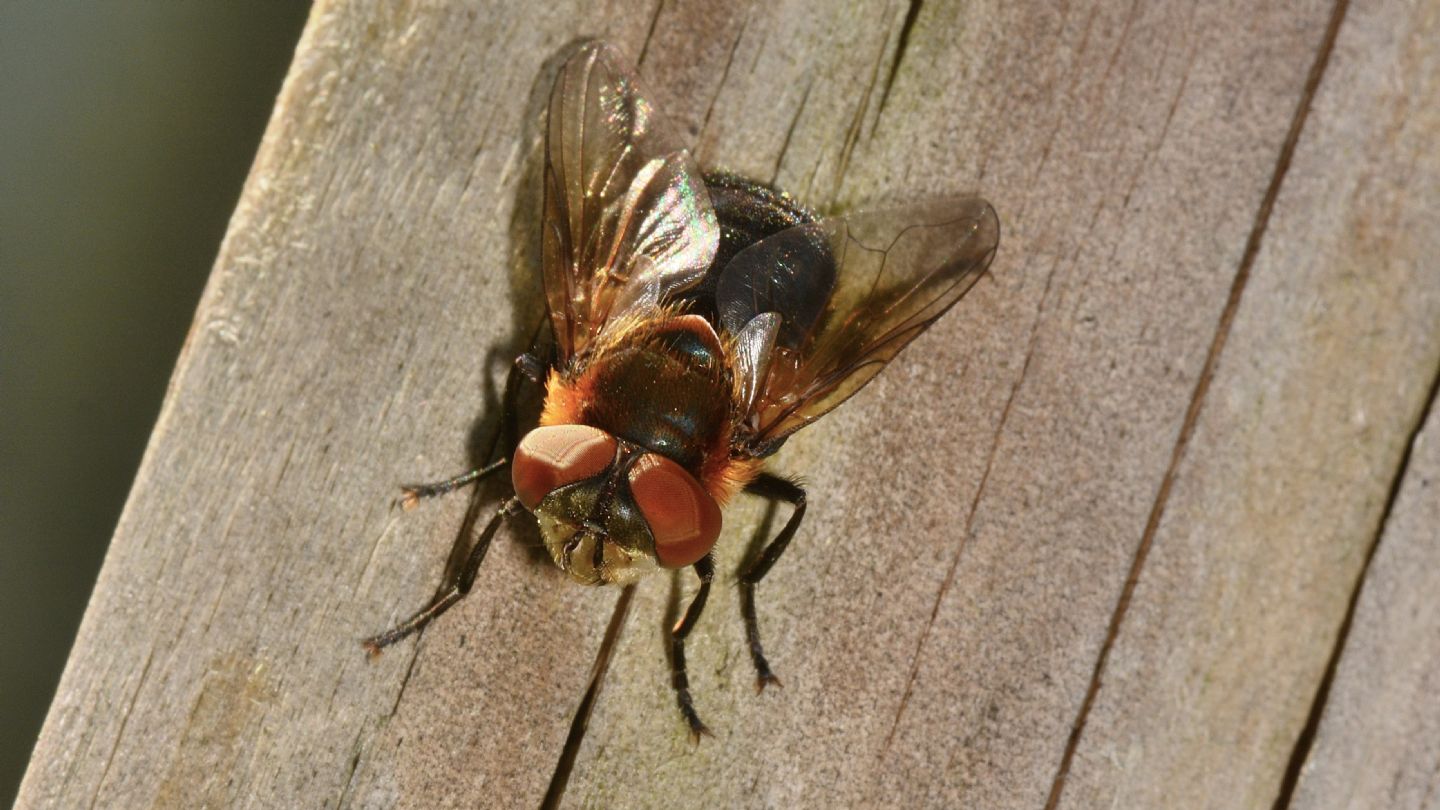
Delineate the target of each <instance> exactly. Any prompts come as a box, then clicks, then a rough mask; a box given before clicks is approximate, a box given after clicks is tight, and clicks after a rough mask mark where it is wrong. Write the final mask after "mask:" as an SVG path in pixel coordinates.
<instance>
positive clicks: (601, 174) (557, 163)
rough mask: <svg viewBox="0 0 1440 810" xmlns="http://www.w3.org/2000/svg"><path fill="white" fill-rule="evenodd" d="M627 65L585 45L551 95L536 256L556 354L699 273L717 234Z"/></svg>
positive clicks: (680, 153)
mask: <svg viewBox="0 0 1440 810" xmlns="http://www.w3.org/2000/svg"><path fill="white" fill-rule="evenodd" d="M623 65H624V62H623V60H622V59H621V58H620V56H619V55H618V54H617V53H616V52H615V50H614V49H612V48H610V47H609V46H607V45H604V44H601V43H590V44H588V45H585V46H584V47H582V48H581V49H580V50H579V51H578V52H576V54H575V55H574V56H572V57H571V58H570V59H569V60H568V61H566V63H565V65H564V67H562V68H561V70H560V75H559V76H558V77H557V78H556V80H555V88H554V90H553V91H552V92H551V95H550V112H549V115H550V117H549V123H548V126H547V130H546V143H545V224H544V236H543V248H542V258H543V267H544V276H545V297H546V303H547V304H548V306H549V309H550V321H551V324H552V326H553V327H554V329H555V341H556V348H557V350H558V351H559V356H560V360H561V361H562V362H564V361H565V360H568V359H569V358H570V357H572V356H574V355H575V354H577V353H579V352H581V351H583V350H584V349H585V347H586V346H587V345H589V344H590V342H591V341H592V340H593V339H594V338H595V336H596V335H597V334H598V333H599V332H600V330H601V329H602V328H603V327H604V325H605V323H606V321H608V320H610V319H612V318H614V317H615V316H617V315H620V314H621V313H623V312H625V311H627V310H629V309H631V308H635V307H640V306H644V305H646V304H654V303H657V302H659V301H662V300H664V299H665V298H666V297H667V296H670V295H671V294H673V293H675V292H677V291H679V290H683V289H685V288H686V287H688V286H690V285H692V284H694V283H695V282H697V281H698V280H699V279H700V278H701V277H702V276H703V275H704V273H705V269H706V268H707V267H708V266H709V265H710V262H711V260H712V259H713V258H714V256H715V247H716V245H717V243H718V241H719V227H718V225H717V224H716V222H715V213H714V211H713V210H712V209H711V206H710V197H709V194H708V193H707V192H706V190H705V183H704V181H703V180H702V178H701V174H700V171H699V170H698V169H697V168H696V166H695V162H694V159H693V158H691V156H690V152H689V151H688V150H687V149H685V147H684V145H683V144H682V143H681V142H680V141H679V139H678V138H677V137H676V136H675V135H674V134H673V133H671V131H670V130H669V128H668V127H666V126H665V124H664V123H663V122H662V121H661V120H660V118H659V116H658V115H657V114H656V112H655V110H654V108H653V107H652V106H651V104H650V102H648V101H646V99H645V96H644V94H643V93H642V92H641V91H640V88H639V87H638V85H637V82H636V80H635V77H634V76H633V75H631V73H630V71H629V70H627V69H626V68H625V67H624V66H623Z"/></svg>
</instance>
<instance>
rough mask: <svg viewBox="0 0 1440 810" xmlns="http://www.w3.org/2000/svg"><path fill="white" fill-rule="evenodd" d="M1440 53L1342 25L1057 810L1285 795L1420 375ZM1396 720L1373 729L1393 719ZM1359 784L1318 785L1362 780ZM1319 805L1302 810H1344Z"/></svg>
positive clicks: (1410, 18) (1431, 644) (1215, 803)
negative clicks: (1324, 809) (1284, 780)
mask: <svg viewBox="0 0 1440 810" xmlns="http://www.w3.org/2000/svg"><path fill="white" fill-rule="evenodd" d="M1437 37H1440V5H1437V4H1436V3H1433V2H1430V3H1419V4H1415V3H1407V2H1379V3H1366V4H1356V5H1353V6H1352V7H1351V8H1350V9H1349V12H1348V14H1347V16H1346V18H1345V21H1344V24H1343V26H1342V27H1341V29H1340V30H1339V34H1338V37H1337V39H1336V43H1335V46H1334V50H1333V53H1332V54H1331V56H1330V58H1329V65H1328V66H1327V67H1326V69H1325V72H1324V79H1323V82H1322V83H1321V84H1320V87H1319V91H1318V93H1317V94H1316V96H1315V99H1314V103H1313V105H1312V108H1311V110H1310V112H1309V115H1308V119H1307V120H1306V121H1305V125H1304V130H1303V134H1302V136H1301V138H1300V140H1299V143H1298V145H1297V148H1296V150H1295V154H1294V158H1293V163H1292V165H1291V166H1290V168H1289V172H1288V173H1287V175H1286V177H1285V180H1284V184H1283V187H1282V188H1281V189H1280V193H1279V196H1278V197H1277V199H1276V203H1275V209H1274V214H1273V215H1272V217H1271V222H1270V225H1269V227H1268V229H1267V230H1266V233H1265V237H1264V243H1263V246H1262V248H1261V250H1260V252H1259V254H1258V256H1257V258H1256V261H1255V265H1254V269H1253V271H1252V272H1251V275H1250V278H1249V281H1248V284H1247V285H1246V288H1245V290H1244V297H1243V298H1242V299H1241V301H1240V304H1239V307H1238V310H1237V312H1236V315H1235V321H1234V327H1233V328H1232V330H1231V333H1230V336H1229V340H1228V341H1227V342H1226V344H1225V347H1224V351H1223V354H1222V356H1221V359H1220V362H1219V364H1218V366H1217V368H1216V371H1215V377H1214V381H1213V382H1212V383H1211V386H1210V393H1209V396H1208V398H1207V401H1206V404H1205V408H1204V410H1203V411H1202V412H1201V413H1200V415H1199V419H1198V423H1197V425H1196V428H1195V431H1194V436H1193V438H1192V439H1191V440H1190V443H1189V450H1188V452H1187V453H1186V454H1185V456H1184V457H1183V458H1182V459H1180V462H1179V465H1178V467H1177V472H1176V476H1175V483H1174V487H1173V489H1172V491H1171V493H1170V496H1169V499H1168V505H1167V506H1166V509H1165V512H1164V515H1163V519H1162V520H1161V522H1160V524H1159V527H1158V531H1157V532H1156V534H1155V538H1154V542H1153V547H1152V549H1151V553H1150V554H1149V557H1148V560H1147V561H1146V563H1145V565H1144V568H1143V570H1142V571H1141V572H1140V576H1139V582H1138V585H1137V586H1136V588H1135V591H1134V596H1133V601H1132V602H1131V604H1130V607H1129V610H1128V613H1127V615H1126V617H1125V619H1124V622H1123V624H1122V625H1121V626H1120V632H1119V636H1118V638H1117V639H1116V641H1115V644H1114V649H1113V652H1112V654H1111V655H1110V656H1109V661H1108V665H1107V666H1106V667H1105V669H1104V671H1103V673H1101V674H1100V677H1101V678H1102V679H1103V686H1102V687H1101V688H1100V690H1099V693H1098V697H1097V698H1096V700H1095V706H1094V711H1093V712H1092V713H1091V716H1090V718H1089V723H1088V725H1087V727H1086V729H1085V733H1084V736H1083V738H1082V739H1081V740H1080V745H1079V748H1078V753H1077V755H1076V757H1075V761H1074V767H1073V769H1072V772H1071V773H1070V776H1069V779H1068V781H1067V785H1066V789H1065V793H1064V799H1065V801H1064V802H1063V803H1062V806H1065V807H1076V808H1083V807H1111V806H1113V807H1156V806H1181V807H1215V808H1232V807H1271V806H1283V805H1277V804H1276V802H1277V796H1278V795H1279V794H1280V792H1281V787H1282V777H1283V775H1284V774H1285V770H1286V767H1287V764H1288V762H1289V761H1290V759H1291V757H1292V753H1293V751H1294V749H1295V746H1296V744H1297V742H1298V740H1299V738H1300V737H1301V730H1302V729H1303V727H1304V725H1305V721H1306V719H1307V717H1308V715H1309V713H1310V712H1311V711H1312V710H1314V706H1313V704H1314V701H1315V700H1316V695H1317V688H1318V685H1319V683H1320V682H1321V678H1322V676H1323V673H1324V670H1325V668H1326V666H1327V663H1328V662H1329V660H1330V658H1331V651H1332V649H1333V648H1334V646H1335V644H1336V641H1335V638H1336V634H1337V632H1338V630H1339V628H1340V627H1341V624H1342V622H1343V619H1344V616H1345V613H1346V609H1347V605H1348V604H1349V602H1350V595H1351V593H1352V591H1353V590H1354V589H1355V588H1356V587H1357V583H1358V581H1359V578H1360V575H1361V571H1362V566H1363V565H1364V561H1365V559H1366V556H1367V554H1368V552H1369V549H1370V548H1371V546H1372V544H1373V543H1374V538H1375V537H1376V535H1377V533H1378V532H1379V531H1380V526H1381V523H1382V521H1383V519H1384V512H1385V508H1386V502H1387V496H1388V493H1389V490H1390V486H1391V482H1392V481H1394V479H1395V477H1396V476H1397V475H1398V472H1397V471H1398V469H1399V467H1400V464H1401V459H1402V456H1403V454H1404V450H1405V447H1406V445H1407V443H1408V440H1409V438H1410V437H1411V436H1412V435H1413V431H1414V429H1415V426H1416V425H1417V424H1418V423H1419V421H1420V419H1421V418H1422V414H1423V412H1424V409H1425V407H1426V401H1427V397H1428V396H1430V395H1431V392H1430V390H1429V389H1430V387H1431V384H1432V381H1433V380H1434V379H1435V377H1436V375H1437V374H1440V264H1437V261H1436V256H1440V230H1437V229H1436V228H1435V222H1434V211H1436V210H1440V157H1437V154H1436V152H1435V143H1436V140H1437V136H1440V112H1437V110H1436V108H1435V104H1434V99H1435V98H1437V94H1440V58H1437V51H1436V48H1435V43H1436V42H1437V41H1440V39H1437ZM1429 537H1430V539H1431V541H1432V542H1431V543H1430V545H1433V539H1434V537H1435V533H1434V524H1433V523H1432V524H1431V525H1430V534H1429ZM1417 584H1418V583H1417ZM1377 586H1378V587H1379V588H1380V589H1381V593H1382V594H1383V593H1384V592H1385V588H1386V587H1387V586H1386V585H1384V584H1379V583H1377ZM1367 587H1368V586H1367ZM1397 596H1398V594H1397ZM1378 598H1382V599H1384V598H1386V597H1384V596H1380V597H1378ZM1416 629H1417V630H1418V628H1416ZM1357 632H1359V633H1362V635H1363V636H1369V635H1372V631H1370V630H1362V629H1360V628H1357ZM1382 639H1383V636H1380V635H1377V636H1375V637H1374V638H1373V639H1371V641H1373V642H1375V643H1383V642H1382ZM1419 639H1420V637H1419V636H1416V640H1417V641H1419ZM1358 643H1363V642H1361V641H1360V639H1358V638H1357V644H1358ZM1437 645H1440V635H1437V634H1433V633H1432V634H1431V635H1430V636H1429V637H1427V638H1425V643H1424V644H1419V645H1417V646H1416V647H1414V648H1412V649H1411V650H1409V651H1408V654H1409V655H1413V656H1414V658H1412V659H1411V660H1410V663H1409V664H1408V665H1409V666H1419V665H1420V664H1421V662H1423V661H1424V660H1426V658H1427V657H1428V658H1429V659H1430V660H1434V656H1435V655H1437V654H1440V646H1437ZM1350 654H1351V653H1349V652H1347V653H1346V657H1347V658H1348V657H1349V655H1350ZM1356 666H1362V667H1363V666H1365V665H1364V664H1360V663H1357V664H1356ZM1394 709H1395V711H1394V712H1393V713H1391V714H1389V715H1386V716H1385V717H1384V719H1383V720H1381V721H1380V722H1383V723H1386V724H1389V723H1395V722H1401V723H1404V722H1409V718H1408V714H1409V710H1408V709H1406V708H1403V707H1402V706H1401V705H1400V704H1396V705H1395V706H1394ZM1431 750H1432V751H1433V747H1432V748H1431ZM1373 753H1375V754H1376V755H1377V756H1379V757H1380V758H1381V759H1383V756H1381V755H1380V754H1379V752H1378V751H1375V752H1373ZM1416 753H1417V754H1419V753H1420V752H1419V751H1417V752H1416ZM1375 761H1376V762H1377V763H1378V762H1379V759H1377V760H1375ZM1434 765H1435V760H1434V758H1433V757H1432V758H1431V759H1430V761H1429V763H1428V764H1427V765H1426V766H1424V767H1428V768H1430V769H1432V770H1433V768H1434ZM1384 767H1389V765H1386V766H1384ZM1364 770H1365V769H1364V768H1359V769H1356V770H1347V771H1346V773H1345V774H1344V775H1341V774H1339V773H1333V774H1332V776H1331V777H1330V778H1331V780H1332V784H1336V783H1338V782H1351V781H1353V782H1356V783H1359V782H1368V781H1369V780H1370V779H1371V778H1372V777H1374V776H1375V773H1374V772H1372V773H1371V774H1369V775H1368V776H1362V775H1361V771H1364ZM1431 778H1432V779H1433V775H1432V777H1431ZM1340 795H1342V794H1339V793H1337V794H1334V795H1333V796H1331V797H1330V798H1329V799H1328V800H1326V801H1324V802H1322V803H1321V804H1322V805H1323V806H1343V802H1339V801H1338V799H1339V796H1340ZM1286 798H1288V797H1284V796H1281V797H1280V801H1281V802H1283V801H1284V800H1285V799H1286ZM1377 798H1378V797H1377ZM1432 801H1433V797H1432ZM1354 806H1366V807H1391V806H1395V805H1392V804H1391V803H1389V802H1384V801H1376V802H1374V803H1363V802H1362V803H1361V804H1359V805H1354Z"/></svg>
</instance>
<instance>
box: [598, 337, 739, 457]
mask: <svg viewBox="0 0 1440 810" xmlns="http://www.w3.org/2000/svg"><path fill="white" fill-rule="evenodd" d="M577 376H578V377H579V378H580V379H578V380H577V382H576V385H577V387H578V388H580V389H582V390H584V391H585V392H586V393H587V396H586V397H585V402H584V412H583V414H580V416H581V418H580V419H579V420H577V421H583V422H584V423H586V424H591V425H595V426H597V427H600V428H602V429H603V430H605V431H606V432H608V433H610V434H612V435H614V436H616V437H617V438H620V439H624V440H626V441H630V442H633V443H635V444H637V445H640V446H641V447H644V448H646V449H647V450H650V451H652V452H655V453H659V454H661V455H663V456H665V457H667V458H670V459H673V460H674V461H675V462H676V463H678V464H680V465H681V466H683V467H685V468H687V469H689V470H692V471H694V470H698V469H699V468H700V467H702V466H703V465H704V463H705V461H706V459H707V457H708V456H709V455H711V454H712V453H715V452H717V451H719V450H720V449H722V448H728V441H729V431H730V427H731V419H732V409H733V397H732V388H733V382H732V378H731V369H730V365H729V359H728V357H727V354H726V352H725V350H724V348H723V347H722V344H721V342H720V338H719V336H718V335H717V334H716V333H715V329H714V327H713V326H711V325H710V323H709V322H708V321H706V320H705V319H704V318H701V317H700V316H698V315H677V316H669V317H666V318H659V319H656V320H655V321H654V322H646V323H640V324H638V325H636V326H635V327H633V328H632V329H630V330H627V332H626V333H624V334H621V335H618V336H616V338H615V340H614V341H613V342H610V343H609V344H608V345H605V346H602V347H600V350H599V351H597V352H596V353H595V355H594V356H593V357H592V358H590V360H589V362H588V363H587V364H586V366H585V368H584V369H583V370H582V371H581V372H580V374H579V375H577Z"/></svg>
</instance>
